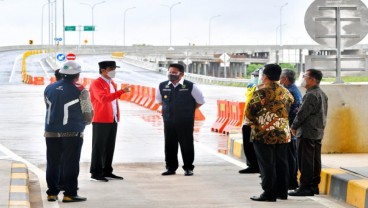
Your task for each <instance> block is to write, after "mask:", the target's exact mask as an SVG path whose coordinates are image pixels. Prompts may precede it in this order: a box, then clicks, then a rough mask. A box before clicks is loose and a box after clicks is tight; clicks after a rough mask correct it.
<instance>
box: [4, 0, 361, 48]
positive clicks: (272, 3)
mask: <svg viewBox="0 0 368 208" xmlns="http://www.w3.org/2000/svg"><path fill="white" fill-rule="evenodd" d="M51 1H53V0H51ZM64 1H65V25H68V26H69V25H70V26H77V25H82V26H84V25H91V24H92V9H91V7H90V6H87V5H84V4H82V3H86V4H89V5H93V4H95V3H98V2H101V1H102V0H64ZM179 1H180V2H181V4H178V5H176V6H174V7H173V8H172V18H171V20H172V36H171V37H172V45H188V44H189V43H190V44H195V45H208V42H209V22H210V18H211V17H213V16H216V15H221V16H220V17H217V18H214V19H212V24H211V45H247V44H253V45H265V44H267V45H270V44H276V38H278V41H277V43H279V34H277V33H276V30H277V28H278V26H279V25H280V8H281V6H282V5H284V4H285V3H288V4H287V6H284V7H283V9H282V23H283V24H285V25H284V26H283V27H282V28H283V29H282V37H283V38H282V39H283V40H282V43H283V44H284V45H289V44H316V43H315V42H314V41H313V40H312V39H311V38H310V37H309V35H308V34H307V32H306V30H305V27H304V15H305V12H306V10H307V9H308V7H309V6H310V4H311V3H312V2H313V0H256V1H255V0H106V2H105V3H102V4H99V5H96V6H95V7H94V23H95V25H96V32H95V34H94V42H95V44H96V45H123V39H124V36H123V34H124V32H123V31H124V30H123V27H124V24H123V22H124V11H125V10H126V9H127V8H131V7H136V8H135V9H131V10H128V11H127V12H126V18H125V22H126V24H125V28H126V29H125V44H126V45H132V44H149V45H169V44H170V32H169V31H170V30H169V28H170V24H169V20H170V16H169V14H170V12H169V11H170V10H169V8H168V7H165V6H163V5H167V6H170V5H173V4H175V3H177V2H179ZM56 2H57V18H56V25H57V30H58V33H57V34H56V35H53V36H54V37H62V0H56ZM363 2H364V3H365V4H366V5H367V4H368V0H363ZM47 3H48V1H47V0H0V28H1V30H0V46H6V45H24V44H28V40H33V41H34V44H41V42H42V35H41V31H42V28H43V42H44V44H47V43H48V37H49V35H48V34H49V32H48V25H49V24H48V5H47ZM43 5H45V6H43ZM42 8H44V11H43V12H42ZM42 13H43V15H42ZM42 17H43V18H42ZM42 19H43V24H42ZM42 25H43V27H42ZM65 34H66V36H65V40H66V44H78V40H79V32H77V31H76V32H66V33H65ZM80 37H81V41H82V42H83V41H84V40H87V41H88V44H91V42H92V32H81V33H80ZM361 43H368V40H367V38H365V39H364V40H363V41H362V42H361Z"/></svg>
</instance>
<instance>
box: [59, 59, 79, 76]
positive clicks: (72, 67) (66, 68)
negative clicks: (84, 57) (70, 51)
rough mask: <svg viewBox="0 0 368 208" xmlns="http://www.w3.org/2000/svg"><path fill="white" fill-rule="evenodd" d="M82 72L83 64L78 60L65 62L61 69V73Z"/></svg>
mask: <svg viewBox="0 0 368 208" xmlns="http://www.w3.org/2000/svg"><path fill="white" fill-rule="evenodd" d="M81 72H82V69H81V65H79V64H78V63H77V62H76V61H67V62H65V63H64V64H63V66H62V67H61V69H60V73H61V74H68V75H73V74H79V73H81Z"/></svg>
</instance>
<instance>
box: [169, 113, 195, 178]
mask: <svg viewBox="0 0 368 208" xmlns="http://www.w3.org/2000/svg"><path fill="white" fill-rule="evenodd" d="M193 130H194V120H182V121H164V135H165V161H166V169H168V170H171V171H176V169H177V168H178V167H179V162H178V146H179V144H180V150H181V155H182V157H183V163H184V165H183V169H184V170H193V169H194V165H193V162H194V143H193V140H194V139H193Z"/></svg>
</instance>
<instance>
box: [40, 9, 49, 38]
mask: <svg viewBox="0 0 368 208" xmlns="http://www.w3.org/2000/svg"><path fill="white" fill-rule="evenodd" d="M48 4H49V3H45V4H44V5H42V19H41V45H43V10H44V9H45V6H46V5H48Z"/></svg>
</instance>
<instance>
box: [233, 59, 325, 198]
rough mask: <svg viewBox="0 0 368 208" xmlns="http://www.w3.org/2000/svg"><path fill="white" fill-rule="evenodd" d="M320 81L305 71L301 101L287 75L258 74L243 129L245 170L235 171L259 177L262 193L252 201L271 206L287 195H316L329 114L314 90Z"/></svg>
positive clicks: (273, 70)
mask: <svg viewBox="0 0 368 208" xmlns="http://www.w3.org/2000/svg"><path fill="white" fill-rule="evenodd" d="M254 75H257V74H254ZM322 76H323V75H322V73H321V71H319V70H315V69H308V70H307V71H306V73H305V74H304V75H303V82H302V84H301V86H302V87H304V88H306V89H307V91H306V94H305V95H304V97H303V99H302V100H301V93H300V91H299V90H298V89H297V87H296V86H295V84H294V82H295V73H294V72H293V71H292V70H284V71H282V69H281V67H280V66H279V65H277V64H268V65H266V66H265V67H264V69H263V73H260V74H259V82H260V83H257V85H258V87H257V88H258V89H257V90H255V91H254V93H252V95H251V98H249V99H248V102H247V104H246V108H245V122H244V125H243V140H244V152H245V155H246V157H247V164H248V168H247V169H244V170H241V171H239V173H258V172H260V174H261V178H262V183H261V184H262V189H263V193H262V194H261V195H260V196H253V197H251V199H252V200H254V201H270V202H275V201H276V199H282V200H286V199H287V198H288V195H289V196H313V195H314V194H319V190H318V184H319V183H320V173H321V140H322V138H323V132H324V128H325V126H326V116H327V108H328V102H327V101H328V98H327V96H326V94H325V93H324V92H323V91H322V90H321V88H320V87H319V84H320V81H321V80H322ZM278 81H280V83H279V82H278ZM280 84H281V85H283V86H284V87H283V86H281V85H280ZM252 87H253V86H252ZM250 138H251V140H250ZM298 169H299V171H300V173H301V175H300V180H299V181H300V183H299V184H298V181H297V171H298ZM288 190H293V191H290V192H289V193H288Z"/></svg>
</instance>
